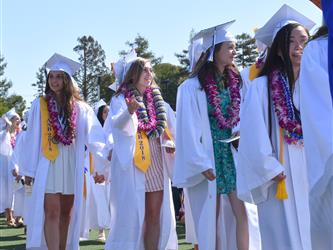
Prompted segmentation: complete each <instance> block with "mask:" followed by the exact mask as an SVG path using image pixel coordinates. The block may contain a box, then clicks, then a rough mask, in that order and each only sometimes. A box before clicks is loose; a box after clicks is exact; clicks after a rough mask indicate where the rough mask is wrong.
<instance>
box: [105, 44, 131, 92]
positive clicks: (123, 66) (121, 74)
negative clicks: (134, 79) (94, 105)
mask: <svg viewBox="0 0 333 250" xmlns="http://www.w3.org/2000/svg"><path fill="white" fill-rule="evenodd" d="M136 59H137V54H136V52H135V49H132V50H131V51H130V52H129V53H128V54H126V55H125V56H124V57H123V58H121V59H119V60H118V61H117V62H116V63H113V64H112V71H113V74H114V75H115V78H116V81H115V82H114V83H112V84H111V85H110V86H109V88H110V89H112V90H113V91H117V89H118V88H119V86H120V84H121V83H122V82H123V80H124V78H125V75H126V73H127V71H128V70H129V68H130V67H131V65H132V63H133V62H134V61H135V60H136Z"/></svg>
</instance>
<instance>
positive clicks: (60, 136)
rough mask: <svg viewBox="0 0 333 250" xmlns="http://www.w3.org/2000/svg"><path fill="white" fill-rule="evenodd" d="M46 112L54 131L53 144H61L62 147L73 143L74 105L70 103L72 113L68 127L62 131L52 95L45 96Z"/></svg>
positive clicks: (74, 128)
mask: <svg viewBox="0 0 333 250" xmlns="http://www.w3.org/2000/svg"><path fill="white" fill-rule="evenodd" d="M46 102H47V110H48V111H49V115H50V118H49V122H50V123H51V126H52V129H53V131H54V137H53V139H54V142H56V143H58V142H61V143H62V144H64V145H70V144H72V142H73V139H74V137H75V132H76V116H77V113H76V104H75V102H73V103H72V113H71V116H70V118H69V121H68V123H69V124H68V126H67V128H65V129H64V130H65V131H63V129H62V127H61V125H60V122H59V119H58V116H59V113H58V108H57V103H56V100H55V98H54V96H53V95H46Z"/></svg>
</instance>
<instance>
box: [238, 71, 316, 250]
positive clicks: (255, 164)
mask: <svg viewBox="0 0 333 250" xmlns="http://www.w3.org/2000/svg"><path fill="white" fill-rule="evenodd" d="M293 98H294V103H295V106H296V108H299V88H298V82H296V85H295V91H294V96H293ZM270 108H271V109H272V107H270ZM271 112H272V113H271V114H272V144H271V141H270V138H269V132H268V131H269V128H268V126H269V125H268V124H269V122H268V117H269V115H268V90H267V77H266V76H263V77H259V78H257V79H255V80H254V81H253V82H252V83H251V85H250V87H249V89H248V93H247V96H246V97H245V101H244V104H243V110H242V113H241V124H240V127H241V129H240V134H241V139H240V144H239V151H238V164H237V165H236V167H237V171H236V172H237V192H238V196H239V197H240V198H241V199H243V200H245V201H248V202H252V203H255V204H257V207H258V215H259V227H260V233H261V240H262V248H263V249H270V250H275V249H276V250H294V249H300V250H306V249H311V238H310V214H309V203H308V202H309V200H308V180H307V169H306V162H305V154H304V148H303V147H302V146H295V145H288V144H286V143H285V141H284V140H283V142H282V143H283V145H282V146H283V152H281V153H282V154H283V158H284V165H282V164H281V163H280V162H279V161H278V156H279V154H280V146H281V145H280V141H279V130H280V128H279V126H278V122H277V117H276V115H275V112H274V110H273V109H272V111H271ZM272 145H273V148H272ZM283 171H284V173H285V174H286V176H287V178H286V186H287V192H288V195H289V197H288V199H286V200H282V201H280V200H277V199H276V198H275V193H276V183H275V182H274V181H272V178H274V177H275V176H277V175H278V174H279V173H281V172H283Z"/></svg>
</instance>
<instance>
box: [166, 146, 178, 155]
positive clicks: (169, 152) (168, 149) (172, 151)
mask: <svg viewBox="0 0 333 250" xmlns="http://www.w3.org/2000/svg"><path fill="white" fill-rule="evenodd" d="M165 151H166V152H167V153H168V154H173V153H174V152H176V148H168V147H166V148H165Z"/></svg>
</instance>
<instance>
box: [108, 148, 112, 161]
mask: <svg viewBox="0 0 333 250" xmlns="http://www.w3.org/2000/svg"><path fill="white" fill-rule="evenodd" d="M111 159H112V150H110V152H109V155H108V161H111Z"/></svg>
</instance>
